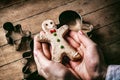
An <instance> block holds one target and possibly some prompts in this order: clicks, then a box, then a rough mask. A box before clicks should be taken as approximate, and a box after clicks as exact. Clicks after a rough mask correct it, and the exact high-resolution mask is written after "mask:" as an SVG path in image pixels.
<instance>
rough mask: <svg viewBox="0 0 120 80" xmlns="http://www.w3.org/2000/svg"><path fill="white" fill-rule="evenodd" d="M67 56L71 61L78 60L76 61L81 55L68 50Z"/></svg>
mask: <svg viewBox="0 0 120 80" xmlns="http://www.w3.org/2000/svg"><path fill="white" fill-rule="evenodd" d="M66 54H67V56H68V57H69V58H70V59H71V60H78V59H80V58H81V55H80V54H79V53H78V52H76V51H75V50H73V49H72V50H69V51H67V53H66Z"/></svg>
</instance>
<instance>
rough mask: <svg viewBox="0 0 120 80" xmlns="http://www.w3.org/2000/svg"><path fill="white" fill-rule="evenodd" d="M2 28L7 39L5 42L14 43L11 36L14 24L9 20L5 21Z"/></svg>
mask: <svg viewBox="0 0 120 80" xmlns="http://www.w3.org/2000/svg"><path fill="white" fill-rule="evenodd" d="M3 29H4V30H5V33H6V35H5V36H6V39H7V43H8V44H10V45H13V44H14V40H13V38H12V36H11V35H12V31H14V26H13V24H12V23H11V22H6V23H4V24H3Z"/></svg>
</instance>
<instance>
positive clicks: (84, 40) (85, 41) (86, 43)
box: [78, 31, 95, 47]
mask: <svg viewBox="0 0 120 80" xmlns="http://www.w3.org/2000/svg"><path fill="white" fill-rule="evenodd" d="M78 38H79V40H80V41H81V42H82V44H83V45H84V46H85V47H89V46H91V45H94V44H95V43H94V42H93V41H92V40H91V39H89V38H88V37H87V36H85V35H84V33H83V32H82V31H79V32H78Z"/></svg>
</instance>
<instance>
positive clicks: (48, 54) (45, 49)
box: [42, 43, 51, 60]
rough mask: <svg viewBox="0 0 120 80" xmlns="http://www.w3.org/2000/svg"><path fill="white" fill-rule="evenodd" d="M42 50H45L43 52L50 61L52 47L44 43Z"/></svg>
mask: <svg viewBox="0 0 120 80" xmlns="http://www.w3.org/2000/svg"><path fill="white" fill-rule="evenodd" d="M42 48H43V52H44V55H45V56H46V57H47V58H48V59H49V60H50V58H51V57H50V56H51V55H50V47H49V45H48V44H47V43H42Z"/></svg>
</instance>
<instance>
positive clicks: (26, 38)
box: [16, 30, 32, 51]
mask: <svg viewBox="0 0 120 80" xmlns="http://www.w3.org/2000/svg"><path fill="white" fill-rule="evenodd" d="M31 39H32V37H31V32H30V31H28V30H27V31H23V32H22V38H21V40H20V43H19V45H18V46H16V50H17V51H21V50H26V48H28V47H29V43H30V40H31Z"/></svg>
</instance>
